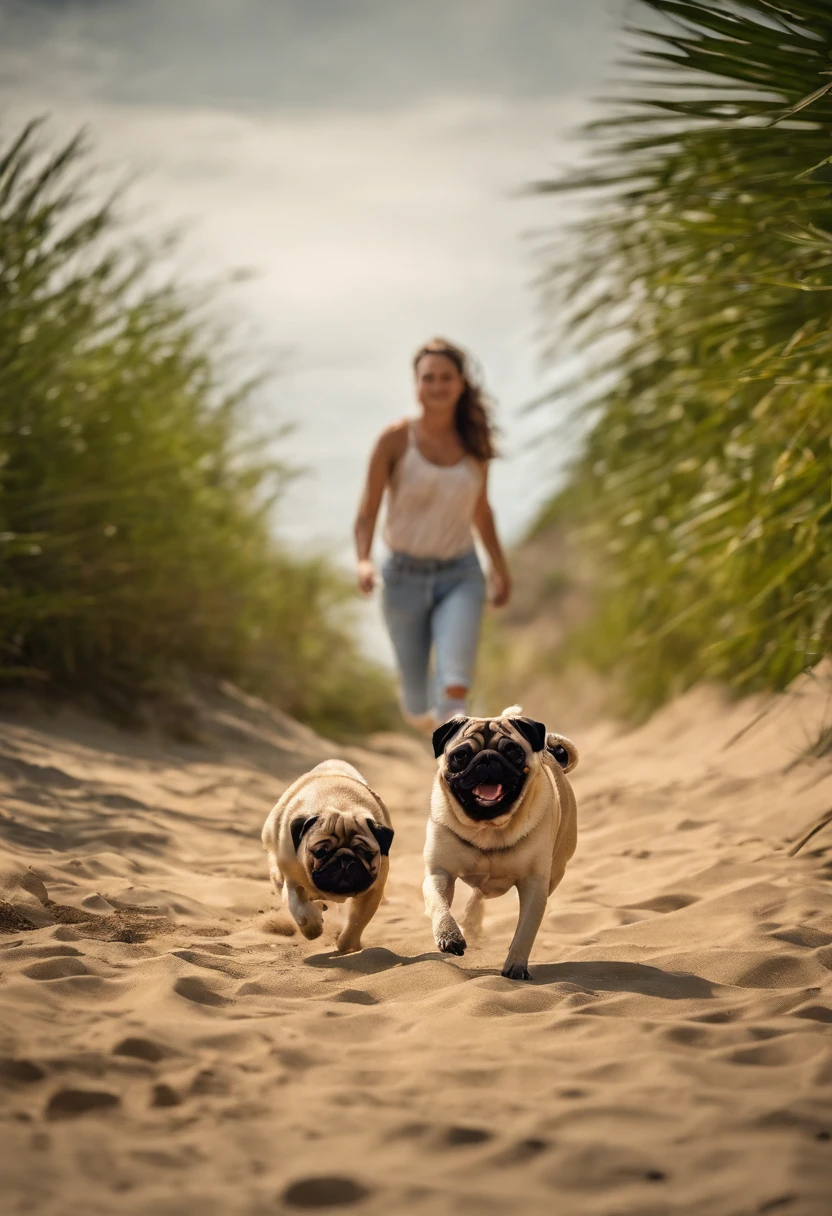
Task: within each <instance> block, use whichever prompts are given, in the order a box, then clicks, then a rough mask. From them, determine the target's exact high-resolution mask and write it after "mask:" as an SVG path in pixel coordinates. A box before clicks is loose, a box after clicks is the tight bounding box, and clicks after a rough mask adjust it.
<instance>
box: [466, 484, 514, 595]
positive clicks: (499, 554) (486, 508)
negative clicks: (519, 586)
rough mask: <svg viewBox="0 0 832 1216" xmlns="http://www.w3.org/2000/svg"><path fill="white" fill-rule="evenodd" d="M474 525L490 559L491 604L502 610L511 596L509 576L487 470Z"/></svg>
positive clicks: (475, 511)
mask: <svg viewBox="0 0 832 1216" xmlns="http://www.w3.org/2000/svg"><path fill="white" fill-rule="evenodd" d="M474 525H475V527H476V529H477V531H478V532H479V534H480V539H481V540H482V543H483V545H484V546H485V551H486V553H487V554H488V556H489V558H490V559H491V579H492V584H493V588H492V596H491V602H492V604H493V605H494V606H495V608H502V606H503V605H504V604H507V603H508V601H509V597H510V596H511V575H510V574H509V570H508V562H507V561H506V555H505V553H503V547H502V545H501V544H500V538H499V537H498V535H497V525H496V524H495V523H494V515H493V513H492V510H491V504H490V503H489V501H488V468H487V467H486V470H485V475H484V477H483V482H482V490H481V492H480V496H479V498H478V500H477V505H476V507H475V508H474Z"/></svg>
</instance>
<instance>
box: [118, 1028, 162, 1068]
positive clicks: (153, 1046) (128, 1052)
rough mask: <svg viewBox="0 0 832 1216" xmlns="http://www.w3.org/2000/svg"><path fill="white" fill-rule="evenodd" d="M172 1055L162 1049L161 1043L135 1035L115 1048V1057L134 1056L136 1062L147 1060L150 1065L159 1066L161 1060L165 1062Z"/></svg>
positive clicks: (123, 1040)
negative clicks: (166, 1057)
mask: <svg viewBox="0 0 832 1216" xmlns="http://www.w3.org/2000/svg"><path fill="white" fill-rule="evenodd" d="M170 1054H171V1053H170V1052H169V1051H168V1050H167V1048H165V1047H162V1045H161V1044H160V1043H154V1042H153V1040H152V1039H141V1038H138V1037H137V1036H133V1035H131V1036H129V1037H128V1038H126V1039H122V1040H121V1042H120V1043H116V1045H115V1047H114V1048H113V1055H114V1056H132V1058H133V1059H135V1060H147V1061H148V1063H150V1064H157V1063H158V1062H159V1060H164V1058H165V1056H168V1055H170Z"/></svg>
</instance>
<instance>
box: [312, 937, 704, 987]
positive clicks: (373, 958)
mask: <svg viewBox="0 0 832 1216" xmlns="http://www.w3.org/2000/svg"><path fill="white" fill-rule="evenodd" d="M429 962H444V963H445V965H446V966H448V967H453V968H454V969H455V970H456V971H458V972H459V973H460V974H462V975H463V976H465V977H466V978H468V979H479V978H481V977H483V976H493V977H494V978H497V979H501V978H502V977H501V976H500V972H499V970H498V969H497V968H496V967H465V966H464V965H462V964H460V963H458V962H456V960H453V961H452V960H451V959H449V958H448V957H447V956H446V955H443V954H440V953H439V951H438V950H431V951H428V952H425V953H424V954H415V955H412V956H410V957H408V956H406V955H403V954H396V953H395V952H394V951H393V950H387V949H385V948H384V947H383V946H372V947H369V948H368V949H366V950H360V951H359V952H358V953H357V954H337V953H336V952H335V951H327V952H326V953H322V954H312V955H310V956H309V957H308V958H306V959H304V963H305V965H306V966H307V967H323V968H326V969H332V970H339V971H352V972H355V973H357V974H360V975H376V974H378V973H379V972H382V971H389V970H390V969H391V968H393V967H410V966H414V965H416V964H418V963H429ZM531 973H532V978H531V980H530V981H524V982H523V983H529V984H531V985H532V986H536V987H544V986H549V985H554V984H569V985H570V986H571V987H573V988H574V987H577V988H583V989H584V991H586V992H588V993H594V992H636V993H641V994H642V995H644V996H655V997H662V998H663V999H664V1000H671V1001H691V1000H703V999H710V998H712V997H713V996H714V995H715V986H714V985H713V984H712V983H710V981H708V980H705V979H702V978H701V977H700V976H698V975H691V974H689V973H687V972H675V971H662V970H661V968H660V967H650V966H648V965H647V964H646V963H628V962H618V961H616V960H614V959H611V960H610V961H609V962H605V961H600V962H599V961H592V962H581V961H576V962H568V963H539V964H537V965H536V966H535V964H534V963H533V964H532V965H531ZM503 982H504V983H505V984H506V985H507V986H508V987H511V988H514V987H519V986H522V985H521V984H520V983H519V982H518V981H517V980H503Z"/></svg>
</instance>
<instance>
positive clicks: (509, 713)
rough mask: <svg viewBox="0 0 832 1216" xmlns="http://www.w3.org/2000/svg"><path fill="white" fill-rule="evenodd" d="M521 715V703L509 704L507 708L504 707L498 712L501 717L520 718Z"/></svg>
mask: <svg viewBox="0 0 832 1216" xmlns="http://www.w3.org/2000/svg"><path fill="white" fill-rule="evenodd" d="M522 716H523V706H522V705H509V707H508V709H504V710H503V712H502V713H501V714H500V717H501V718H521V717H522Z"/></svg>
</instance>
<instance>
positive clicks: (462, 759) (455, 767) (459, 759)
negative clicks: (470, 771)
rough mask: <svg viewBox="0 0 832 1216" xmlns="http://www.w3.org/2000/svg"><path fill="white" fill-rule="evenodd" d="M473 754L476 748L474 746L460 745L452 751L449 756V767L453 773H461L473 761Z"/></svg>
mask: <svg viewBox="0 0 832 1216" xmlns="http://www.w3.org/2000/svg"><path fill="white" fill-rule="evenodd" d="M473 754H474V749H473V748H472V747H467V746H466V747H458V748H457V749H456V751H455V752H451V754H450V756H448V768H449V769H450V770H451V772H452V773H461V772H462V770H463V769H464V768H467V767H468V765H469V764H470V763H471V757H472V756H473Z"/></svg>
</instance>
